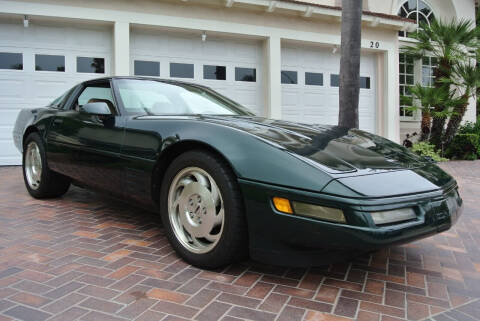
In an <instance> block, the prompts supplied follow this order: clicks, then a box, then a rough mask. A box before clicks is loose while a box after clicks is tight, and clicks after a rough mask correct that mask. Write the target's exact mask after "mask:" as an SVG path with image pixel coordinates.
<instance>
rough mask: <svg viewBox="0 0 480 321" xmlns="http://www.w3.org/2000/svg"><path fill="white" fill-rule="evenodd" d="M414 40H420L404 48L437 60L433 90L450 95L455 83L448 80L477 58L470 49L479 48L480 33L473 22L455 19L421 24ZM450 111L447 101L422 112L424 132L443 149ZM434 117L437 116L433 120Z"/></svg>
mask: <svg viewBox="0 0 480 321" xmlns="http://www.w3.org/2000/svg"><path fill="white" fill-rule="evenodd" d="M411 37H412V38H413V39H415V40H416V41H415V42H414V43H412V44H410V45H408V46H406V47H404V48H403V51H404V52H405V53H406V54H407V55H411V56H413V57H414V58H416V59H420V58H422V57H424V56H431V57H436V58H437V61H438V67H437V68H435V69H434V74H433V75H434V77H435V81H434V84H433V87H434V88H436V89H438V90H439V91H444V92H449V91H450V85H451V83H449V82H448V81H445V79H452V77H455V75H454V74H453V68H454V65H455V64H457V63H458V62H463V63H465V62H467V61H470V60H471V59H473V58H474V55H473V54H471V53H470V52H469V51H468V48H473V47H476V46H477V30H476V28H474V27H473V25H472V22H471V21H468V20H460V21H457V20H455V19H452V20H451V21H442V20H433V21H432V22H431V24H430V25H428V24H425V23H423V24H421V25H420V28H419V29H418V31H417V32H416V33H413V34H411ZM449 111H450V108H449V104H448V103H447V101H445V102H442V101H440V102H439V103H438V104H437V105H434V106H432V107H431V109H429V110H427V109H425V108H424V109H422V133H423V132H424V131H428V132H429V133H430V135H429V139H430V142H431V143H432V144H434V145H435V147H436V148H437V149H439V148H441V147H442V137H443V133H444V128H445V122H446V120H447V118H448V116H449V113H448V112H449ZM430 115H432V116H433V120H432V121H431V119H430ZM462 117H463V115H462ZM430 122H431V127H430ZM423 126H425V127H426V128H423Z"/></svg>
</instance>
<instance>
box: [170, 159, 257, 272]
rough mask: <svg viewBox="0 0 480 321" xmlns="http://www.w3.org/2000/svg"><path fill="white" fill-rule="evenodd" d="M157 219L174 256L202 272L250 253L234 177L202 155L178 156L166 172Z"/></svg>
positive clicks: (219, 163)
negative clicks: (178, 256)
mask: <svg viewBox="0 0 480 321" xmlns="http://www.w3.org/2000/svg"><path fill="white" fill-rule="evenodd" d="M161 215H162V221H163V224H164V226H165V230H166V233H167V236H168V238H169V240H170V242H171V244H172V246H173V248H174V249H175V250H176V252H177V253H178V254H179V255H180V256H181V257H182V258H184V259H185V260H186V261H187V262H189V263H191V264H193V265H196V266H198V267H202V268H216V267H220V266H224V265H227V264H229V263H232V262H234V261H237V260H240V259H243V258H244V257H245V256H246V253H247V250H248V243H247V242H248V241H247V227H246V222H245V216H244V210H243V202H242V198H241V195H240V191H239V188H238V185H237V182H236V179H235V176H234V174H233V173H232V171H231V169H230V168H229V166H228V164H226V163H225V162H224V161H223V160H221V159H220V158H218V157H216V156H215V155H214V154H211V153H208V152H205V151H189V152H186V153H184V154H182V155H180V156H178V157H177V158H176V159H175V160H174V161H173V162H172V164H171V165H170V167H169V168H168V169H167V172H166V174H165V177H164V180H163V184H162V190H161Z"/></svg>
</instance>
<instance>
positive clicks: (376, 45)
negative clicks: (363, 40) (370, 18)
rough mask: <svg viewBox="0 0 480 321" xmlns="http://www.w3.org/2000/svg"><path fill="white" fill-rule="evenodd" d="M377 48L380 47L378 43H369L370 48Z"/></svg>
mask: <svg viewBox="0 0 480 321" xmlns="http://www.w3.org/2000/svg"><path fill="white" fill-rule="evenodd" d="M378 47H380V42H378V41H370V48H378Z"/></svg>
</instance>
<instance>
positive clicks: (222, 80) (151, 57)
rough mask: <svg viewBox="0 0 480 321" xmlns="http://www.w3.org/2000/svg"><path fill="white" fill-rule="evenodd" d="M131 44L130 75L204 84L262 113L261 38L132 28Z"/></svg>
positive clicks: (258, 113) (259, 113)
mask: <svg viewBox="0 0 480 321" xmlns="http://www.w3.org/2000/svg"><path fill="white" fill-rule="evenodd" d="M131 47H132V48H131V52H132V60H131V73H132V74H133V75H141V76H154V77H160V78H172V79H177V80H182V81H187V82H195V83H199V84H202V85H206V86H209V87H211V88H213V89H214V90H217V91H218V92H220V93H221V94H223V95H225V96H227V97H229V98H231V99H233V100H234V101H236V102H238V103H240V104H242V105H243V106H245V107H247V108H249V109H251V110H252V111H254V112H255V113H256V114H257V115H264V108H263V94H262V88H263V87H262V64H261V61H262V47H261V43H260V41H251V40H232V39H227V38H214V37H212V36H208V37H207V39H206V41H202V38H201V36H200V35H198V34H197V35H186V34H178V33H165V32H161V31H146V30H134V31H133V32H132V38H131Z"/></svg>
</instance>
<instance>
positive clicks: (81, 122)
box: [47, 79, 125, 194]
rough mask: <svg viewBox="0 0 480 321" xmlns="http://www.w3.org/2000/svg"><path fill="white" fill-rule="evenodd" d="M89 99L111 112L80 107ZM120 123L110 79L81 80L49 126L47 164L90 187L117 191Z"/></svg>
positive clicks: (119, 179)
mask: <svg viewBox="0 0 480 321" xmlns="http://www.w3.org/2000/svg"><path fill="white" fill-rule="evenodd" d="M92 102H105V103H107V105H108V106H109V109H110V111H111V115H106V116H105V115H93V114H89V113H87V112H85V111H84V110H82V106H83V105H85V104H87V103H92ZM124 124H125V118H124V117H123V116H121V115H120V113H119V110H118V108H117V104H116V101H115V98H114V94H113V91H112V88H111V82H110V80H108V79H106V80H97V81H91V82H86V83H84V84H83V86H81V87H80V88H79V89H78V90H77V92H76V93H75V94H74V95H73V97H72V98H71V99H70V100H69V102H68V103H67V105H66V106H65V107H64V109H62V110H60V111H58V112H57V114H56V116H55V117H54V119H53V121H52V124H51V125H50V130H49V132H48V137H47V140H48V160H49V166H50V167H51V168H52V169H53V170H56V171H58V172H60V173H63V174H65V175H67V176H70V177H72V178H73V179H75V180H77V181H79V182H80V183H83V184H86V185H88V186H90V187H93V188H97V189H100V190H106V191H111V192H112V193H116V194H121V192H120V191H119V186H121V183H122V168H121V165H120V163H119V154H120V149H121V146H122V143H123V138H124V127H125V126H124Z"/></svg>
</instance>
